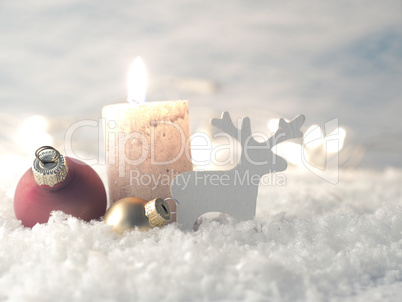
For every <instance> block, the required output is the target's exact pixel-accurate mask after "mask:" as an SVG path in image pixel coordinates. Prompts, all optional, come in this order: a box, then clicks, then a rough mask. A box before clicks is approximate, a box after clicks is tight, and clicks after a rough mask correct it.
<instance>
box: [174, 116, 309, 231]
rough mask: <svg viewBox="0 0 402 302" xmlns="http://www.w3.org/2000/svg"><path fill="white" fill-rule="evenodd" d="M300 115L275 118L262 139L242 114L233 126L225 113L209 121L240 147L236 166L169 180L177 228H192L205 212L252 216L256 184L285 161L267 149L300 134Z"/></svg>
mask: <svg viewBox="0 0 402 302" xmlns="http://www.w3.org/2000/svg"><path fill="white" fill-rule="evenodd" d="M304 120H305V118H304V116H303V115H299V116H298V117H296V118H294V119H293V120H292V121H291V122H289V123H287V122H286V121H285V120H284V119H282V118H281V119H280V120H279V128H278V130H277V131H276V133H275V134H274V135H273V136H272V137H270V138H269V139H268V140H266V141H265V142H258V141H256V140H255V139H254V138H253V136H252V134H251V125H250V119H249V118H248V117H245V118H244V119H243V122H242V127H241V129H237V128H236V127H235V125H234V124H233V122H232V120H231V119H230V115H229V113H228V112H224V113H223V114H222V118H220V119H218V118H214V119H212V121H211V123H212V125H214V126H215V127H217V128H220V129H221V130H223V131H224V132H225V133H227V134H229V135H230V136H231V137H233V138H235V139H236V140H237V141H238V142H239V143H240V144H241V147H242V154H241V157H240V160H239V162H238V164H237V166H236V167H235V168H233V169H231V170H228V171H192V172H185V173H181V174H179V175H178V176H177V177H176V178H175V179H174V180H173V182H172V184H171V186H170V190H171V193H172V197H173V198H174V199H175V200H176V201H177V202H178V206H177V223H178V225H179V227H180V228H181V229H183V230H184V229H187V230H190V229H193V227H194V224H195V222H196V220H197V219H198V217H200V216H201V215H203V214H205V213H208V212H223V213H226V214H229V215H231V216H233V217H234V218H236V219H238V220H249V219H253V217H254V216H255V209H256V203H257V194H258V183H259V180H260V179H261V178H262V176H263V175H265V174H268V173H271V172H279V171H283V170H285V169H286V167H287V162H286V161H285V159H283V158H282V157H280V156H277V155H275V154H274V153H273V152H272V151H271V149H272V147H273V146H275V145H276V144H278V143H281V142H283V141H285V140H288V139H292V138H297V137H301V136H302V133H301V131H300V127H301V126H302V125H303V123H304Z"/></svg>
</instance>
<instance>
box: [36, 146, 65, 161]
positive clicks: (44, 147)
mask: <svg viewBox="0 0 402 302" xmlns="http://www.w3.org/2000/svg"><path fill="white" fill-rule="evenodd" d="M45 150H52V151H54V156H53V158H52V159H44V158H41V157H40V154H41V152H43V151H45ZM35 156H36V158H37V159H39V160H40V162H41V163H42V164H50V163H55V162H56V161H57V160H58V159H59V157H60V152H59V151H57V150H56V149H55V148H53V147H51V146H42V147H40V148H38V149H37V150H36V151H35Z"/></svg>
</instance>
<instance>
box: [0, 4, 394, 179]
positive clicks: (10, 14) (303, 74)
mask: <svg viewBox="0 0 402 302" xmlns="http://www.w3.org/2000/svg"><path fill="white" fill-rule="evenodd" d="M401 12H402V9H401V2H400V1H396V0H383V1H363V0H354V1H319V0H308V1H307V0H298V1H269V0H264V1H263V0H253V1H250V0H248V1H245V0H243V1H240V0H221V1H205V0H194V1H185V0H173V1H123V0H116V1H113V2H112V1H108V2H106V1H94V0H92V1H77V0H69V1H66V0H60V1H49V0H37V1H35V2H29V3H28V2H27V1H19V0H16V1H0V41H1V42H0V106H1V111H0V165H1V169H2V170H3V171H4V170H8V169H11V168H12V169H14V170H15V169H16V167H18V165H21V170H25V169H27V168H28V166H29V164H30V162H31V160H32V159H33V151H34V150H35V149H36V148H37V147H38V146H41V145H45V144H52V145H54V146H56V147H57V148H59V149H60V150H61V151H64V149H63V148H64V136H65V134H66V131H67V129H68V128H69V127H70V126H71V125H72V124H74V123H75V122H77V121H80V120H87V119H90V120H95V121H98V119H99V118H100V117H101V109H102V107H103V106H105V105H108V104H111V103H118V102H125V101H126V98H127V97H126V79H127V72H128V69H129V66H130V64H131V63H132V62H133V60H134V59H135V58H136V57H137V56H141V57H142V59H143V61H144V62H145V65H146V68H147V72H148V83H149V84H148V89H147V100H148V101H157V100H158V101H159V100H174V99H188V100H189V101H190V122H191V129H192V132H196V131H207V132H211V131H212V130H211V127H210V125H209V121H210V119H211V118H212V117H217V116H220V114H221V112H222V111H223V110H228V111H230V112H231V115H232V117H233V118H234V119H235V118H237V117H243V116H245V115H248V116H249V117H250V118H251V121H252V130H253V131H261V132H264V133H265V132H266V133H268V132H272V131H274V128H275V124H276V123H277V119H278V118H279V117H284V118H286V119H291V118H293V117H294V116H296V115H298V114H300V113H303V114H304V115H305V116H306V122H305V126H304V128H303V130H304V131H305V132H306V133H307V132H308V133H310V134H311V135H312V136H311V137H310V140H311V141H315V143H313V144H310V145H309V146H308V148H310V149H311V150H309V151H308V154H309V161H311V163H312V164H314V165H320V164H322V163H325V158H326V157H325V156H328V154H329V153H331V152H332V153H336V152H337V151H338V150H340V153H339V166H341V167H344V168H370V169H384V168H386V167H401V166H402V157H401V156H400V153H401V152H402V143H401V141H402V119H401V117H400V114H401V108H402V100H401V96H402V85H401V83H402V64H401V63H402V18H401ZM334 119H336V121H337V122H338V123H339V128H336V129H335V128H331V129H326V128H325V125H326V123H327V122H329V121H332V120H334ZM314 125H316V126H314ZM312 126H313V127H312ZM334 131H335V132H334ZM330 134H333V135H336V137H337V138H338V141H339V144H338V147H337V148H335V150H325V142H326V140H325V137H326V136H329V135H330ZM74 135H75V136H74V140H73V147H74V149H75V151H76V152H77V154H78V155H80V156H82V157H84V158H85V157H87V158H91V157H93V154H96V153H97V152H100V153H102V152H101V151H99V150H98V149H99V148H101V147H99V146H98V145H99V144H98V131H97V129H95V128H90V127H89V128H86V129H81V130H79V131H77V132H76V133H75V134H74ZM296 145H297V144H296ZM296 145H291V146H288V147H287V148H285V149H286V150H287V151H286V150H285V151H283V152H288V153H289V154H288V155H286V156H287V159H288V160H289V161H290V162H291V163H293V164H294V165H296V166H297V165H299V166H300V163H299V162H300V160H299V159H298V154H299V153H298V152H300V145H298V146H299V147H297V146H296ZM308 148H307V149H308ZM292 150H294V152H293V151H292ZM329 151H331V152H329ZM193 155H194V156H195V157H202V156H205V154H197V153H194V154H193ZM295 157H296V158H295ZM18 173H19V171H18Z"/></svg>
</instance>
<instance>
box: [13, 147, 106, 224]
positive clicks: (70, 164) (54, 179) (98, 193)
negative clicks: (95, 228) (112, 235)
mask: <svg viewBox="0 0 402 302" xmlns="http://www.w3.org/2000/svg"><path fill="white" fill-rule="evenodd" d="M39 150H41V151H42V152H39V153H38V152H37V159H35V161H34V164H33V167H32V168H31V169H29V170H28V171H27V172H26V173H25V174H24V175H23V176H22V178H21V179H20V181H19V183H18V185H17V188H16V191H15V195H14V211H15V215H16V217H17V219H19V220H21V221H22V224H23V225H24V226H25V227H33V226H34V225H35V224H37V223H46V222H48V220H49V217H50V213H51V212H52V211H63V212H64V213H66V214H70V215H72V216H75V217H78V218H81V219H83V220H85V221H90V220H93V219H99V218H101V217H102V216H103V215H104V214H105V211H106V206H107V197H106V191H105V187H104V185H103V183H102V180H101V179H100V177H99V176H98V174H97V173H96V172H95V171H94V170H93V169H92V168H91V167H90V166H88V165H87V164H85V163H83V162H82V161H80V160H77V159H71V158H69V157H63V156H62V155H60V153H58V151H57V150H55V149H53V148H52V147H47V148H45V147H42V148H39V149H38V151H39ZM46 150H47V151H46ZM57 154H58V156H57Z"/></svg>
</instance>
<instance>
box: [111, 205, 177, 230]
mask: <svg viewBox="0 0 402 302" xmlns="http://www.w3.org/2000/svg"><path fill="white" fill-rule="evenodd" d="M170 219H171V214H170V211H169V207H168V205H167V203H166V201H165V200H164V199H162V198H156V199H153V200H151V201H147V200H145V199H142V198H139V197H126V198H123V199H120V200H118V201H116V202H115V203H113V205H112V206H111V207H110V208H109V209H108V210H107V212H106V214H105V222H106V223H107V224H108V225H111V226H113V230H114V231H116V232H118V233H123V232H124V231H126V230H131V229H134V228H139V229H140V230H142V231H146V230H148V229H150V228H152V227H156V226H163V225H165V224H167V223H168V222H169V221H170Z"/></svg>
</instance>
